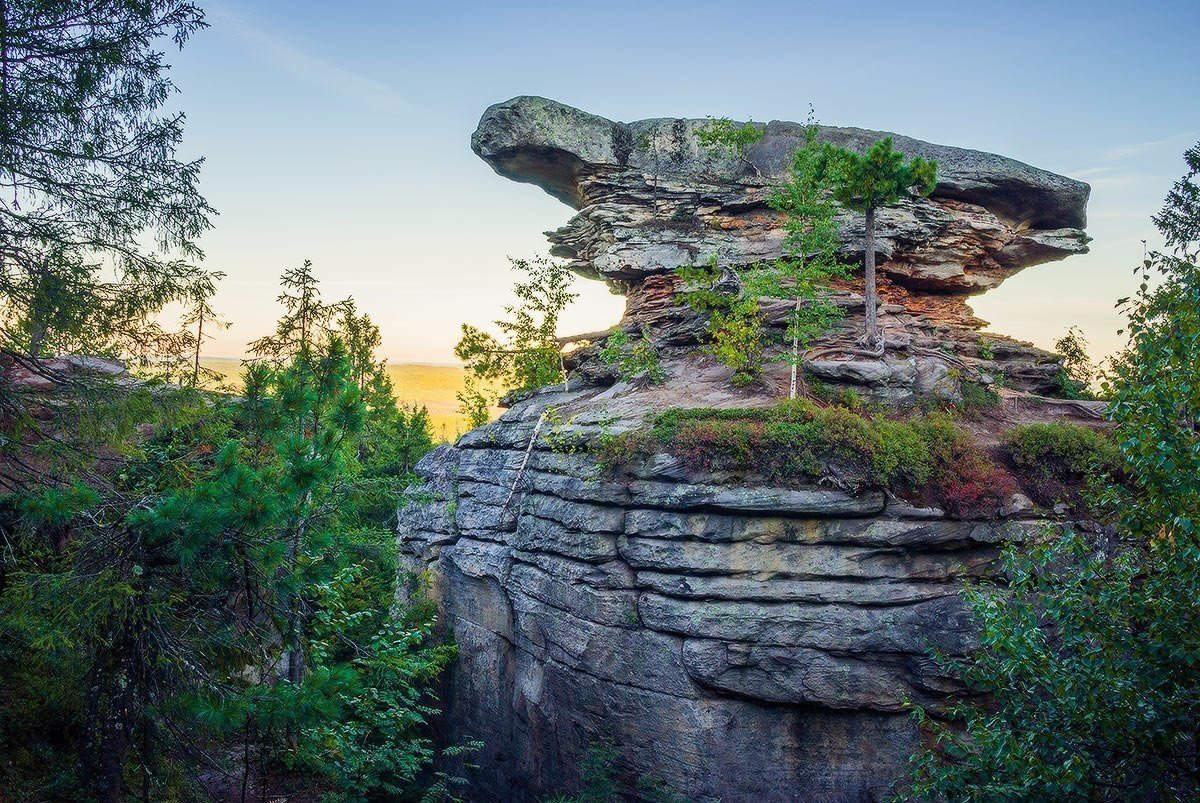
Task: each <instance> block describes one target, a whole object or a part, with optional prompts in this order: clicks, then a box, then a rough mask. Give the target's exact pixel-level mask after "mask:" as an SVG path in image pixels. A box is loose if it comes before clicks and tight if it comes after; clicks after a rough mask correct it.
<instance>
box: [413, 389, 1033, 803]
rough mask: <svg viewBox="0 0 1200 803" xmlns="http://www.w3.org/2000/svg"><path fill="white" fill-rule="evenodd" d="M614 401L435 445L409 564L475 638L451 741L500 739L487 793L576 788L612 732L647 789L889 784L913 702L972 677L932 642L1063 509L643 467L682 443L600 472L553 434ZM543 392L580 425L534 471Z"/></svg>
mask: <svg viewBox="0 0 1200 803" xmlns="http://www.w3.org/2000/svg"><path fill="white" fill-rule="evenodd" d="M633 393H634V395H636V392H633ZM607 394H608V391H600V390H597V389H595V388H589V389H585V390H582V391H576V392H573V393H562V392H551V393H542V394H538V395H537V396H536V397H535V398H533V399H529V400H527V401H525V402H522V403H521V404H519V405H517V406H515V407H514V408H512V409H511V410H510V411H509V412H508V413H506V414H505V416H503V417H502V418H501V419H500V420H498V421H496V422H494V423H492V424H490V425H488V426H486V427H483V428H482V429H479V430H475V431H474V432H472V433H470V435H469V436H467V437H464V438H463V439H462V440H461V441H460V442H459V444H458V445H457V446H449V445H446V446H442V447H439V448H438V449H437V450H436V451H434V452H433V453H431V454H430V455H429V456H428V457H426V458H425V459H424V460H423V461H422V462H421V464H420V465H419V466H418V472H419V473H420V474H421V475H422V477H423V478H424V479H425V485H424V486H423V488H422V489H421V491H420V493H421V494H422V496H424V497H425V498H426V501H424V502H423V503H422V504H417V505H412V506H409V507H408V508H406V509H405V510H404V511H403V513H402V520H401V525H400V544H401V549H402V552H403V554H404V556H405V559H406V561H407V564H408V568H409V569H410V570H412V571H414V572H420V573H427V574H428V576H429V577H430V578H431V579H432V590H433V593H434V594H435V596H436V598H437V599H438V600H439V602H440V604H441V606H442V609H443V611H444V616H445V624H446V626H447V628H448V630H450V631H451V632H453V634H454V638H455V640H456V641H457V642H458V644H459V649H460V654H461V657H460V659H459V661H458V662H457V664H456V665H455V667H454V668H453V670H452V671H451V676H450V679H449V681H448V688H447V690H446V702H447V705H448V710H447V731H448V732H447V737H448V738H449V739H451V740H452V741H465V740H468V739H472V738H477V739H482V740H483V742H484V744H485V747H484V749H483V751H482V753H481V754H480V755H478V756H476V760H477V763H479V764H480V766H481V767H482V769H481V770H480V775H479V776H478V780H479V786H478V790H479V791H477V793H476V794H477V797H476V799H479V800H506V801H507V800H514V801H518V800H519V801H525V800H537V799H540V798H542V797H545V796H547V795H549V794H550V793H552V792H555V791H560V790H562V789H564V788H567V789H569V788H572V787H573V786H574V785H575V784H576V783H577V782H578V773H579V767H580V762H581V760H582V758H583V756H584V754H585V752H586V750H587V749H588V747H589V746H591V745H595V744H599V743H601V742H604V741H611V742H613V743H614V744H615V745H616V746H617V748H618V753H619V759H618V763H617V771H618V776H619V778H620V780H621V781H622V782H623V784H624V785H625V788H626V789H627V790H633V789H634V788H635V786H636V781H637V779H638V778H639V777H642V776H653V777H654V778H655V779H657V780H659V781H661V782H663V783H665V784H666V785H667V786H668V787H669V788H671V789H673V790H675V791H676V792H678V793H680V794H682V795H684V796H685V797H686V799H688V800H697V801H715V800H722V801H741V800H751V799H758V800H766V801H783V800H814V801H829V800H847V801H849V800H872V799H882V798H883V797H885V796H886V793H887V791H888V790H889V788H890V787H891V785H892V783H893V782H894V781H895V780H896V779H897V778H898V777H900V773H901V769H902V764H903V760H904V757H905V756H907V755H908V754H909V753H910V752H911V750H912V748H913V746H914V745H915V743H916V738H917V736H916V733H915V730H914V728H913V726H912V722H911V720H910V719H909V718H908V717H907V716H906V715H905V713H904V710H905V701H909V700H916V701H920V702H922V703H925V704H927V705H930V706H932V707H934V708H935V709H936V708H937V707H938V706H939V705H941V704H942V702H943V701H944V700H945V699H946V697H947V695H951V694H953V693H954V692H955V691H956V690H957V689H956V686H955V684H954V683H953V682H952V681H950V680H949V679H948V678H946V677H945V676H944V675H943V674H942V672H941V671H940V670H939V669H938V667H937V665H936V664H935V663H934V662H933V660H932V659H931V658H930V657H929V652H930V650H931V649H938V650H941V651H944V652H947V653H951V654H954V653H960V652H962V651H963V650H965V649H967V648H968V647H969V646H970V645H971V644H972V642H973V639H974V634H973V631H972V627H971V623H970V621H969V620H968V617H967V615H966V611H965V609H964V606H963V603H962V600H961V598H960V597H959V593H958V592H959V584H960V583H961V582H962V581H963V580H965V579H968V578H972V577H978V576H981V575H984V574H986V573H988V572H991V571H994V569H995V561H996V558H997V555H998V553H999V550H1000V548H1001V545H1002V544H1004V543H1007V542H1011V541H1019V540H1021V539H1024V538H1027V537H1029V536H1030V535H1032V534H1033V533H1035V532H1036V531H1037V530H1038V529H1040V528H1041V527H1043V526H1044V522H1043V521H1041V520H1039V519H1038V518H1037V517H1036V516H1035V515H1034V513H1033V511H1031V510H1029V509H1027V508H1023V509H1021V510H1020V511H1018V512H1017V513H1016V514H1015V515H1014V516H1013V517H1012V518H1010V519H1000V518H996V519H990V520H980V521H957V520H952V519H950V518H947V517H946V516H944V515H942V514H941V512H940V511H937V510H927V509H913V508H910V507H907V506H905V505H904V504H902V503H900V502H898V501H896V500H888V499H886V498H885V496H884V494H882V493H881V492H878V491H867V492H863V493H861V494H857V495H855V494H847V493H845V492H842V491H837V490H834V489H830V488H822V487H814V488H809V489H804V488H762V487H736V486H719V485H714V484H710V483H705V482H701V481H699V480H697V481H691V482H688V481H683V480H680V481H676V482H670V481H667V480H664V479H657V480H648V479H641V478H639V476H638V474H643V475H644V474H654V475H655V476H658V477H660V478H661V477H662V476H664V473H666V474H669V473H671V471H672V469H671V468H670V467H669V465H668V464H669V462H670V461H669V460H668V459H664V460H662V461H660V463H659V465H658V466H657V467H652V468H651V469H649V470H643V471H640V472H634V473H632V474H626V475H621V476H613V475H611V474H609V473H602V472H601V471H600V470H599V469H598V467H597V466H596V465H595V464H594V463H592V461H591V459H590V458H589V457H588V455H587V454H586V453H585V452H582V451H573V452H571V453H567V454H564V453H562V452H560V451H555V450H554V449H555V448H558V449H562V448H563V447H562V443H563V438H564V436H565V433H566V432H567V431H568V430H569V431H570V434H571V435H572V436H574V438H575V439H574V440H573V441H572V442H573V443H580V444H582V443H585V442H586V441H587V439H588V438H589V437H592V436H595V435H597V434H599V433H601V432H602V431H611V430H613V429H620V428H623V427H624V426H626V425H628V424H629V423H631V422H630V421H629V420H628V419H615V420H614V419H608V420H607V421H606V423H605V424H604V425H595V424H579V423H578V422H580V421H587V420H589V419H592V418H594V417H595V416H596V414H597V413H598V412H599V411H604V412H606V413H607V412H609V411H612V410H614V409H620V405H614V404H612V403H611V400H612V397H611V396H609V395H607ZM727 401H730V402H731V401H733V399H727ZM643 404H644V402H643ZM547 406H553V407H554V408H555V410H556V411H557V415H563V416H565V417H566V420H567V421H568V422H569V423H566V424H563V425H561V426H559V427H555V428H552V429H550V430H543V432H542V434H541V435H540V436H539V437H538V439H537V440H536V441H535V444H534V449H533V450H532V452H531V455H530V458H529V461H528V464H527V466H526V468H525V470H524V472H523V473H518V470H519V467H520V465H521V462H522V459H523V454H524V449H525V447H526V446H527V445H528V443H529V439H530V437H531V436H532V434H533V430H534V427H535V425H536V422H537V419H538V416H539V415H540V414H541V412H542V411H543V410H544V409H545V408H546V407H547ZM639 408H640V409H645V407H644V406H642V404H639V405H637V406H632V405H631V407H630V408H629V409H630V410H633V409H639ZM572 448H576V447H572ZM513 488H516V492H515V493H513V494H512V498H511V500H510V501H509V502H508V504H507V506H506V504H505V501H506V499H508V498H509V494H510V492H511V491H512V489H513Z"/></svg>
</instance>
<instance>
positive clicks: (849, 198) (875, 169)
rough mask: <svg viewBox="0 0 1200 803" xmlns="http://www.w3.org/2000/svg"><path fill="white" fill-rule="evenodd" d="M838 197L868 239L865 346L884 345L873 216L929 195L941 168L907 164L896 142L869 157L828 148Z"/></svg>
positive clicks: (918, 161)
mask: <svg viewBox="0 0 1200 803" xmlns="http://www.w3.org/2000/svg"><path fill="white" fill-rule="evenodd" d="M828 149H829V150H828V154H827V156H826V158H827V159H828V161H829V163H830V165H831V167H832V171H831V176H832V178H833V192H834V197H835V198H836V199H837V200H838V202H839V203H841V204H842V205H844V206H846V207H848V208H850V209H853V210H855V211H857V212H862V213H863V215H864V218H865V227H866V237H865V240H864V244H863V273H864V285H865V292H864V294H863V295H864V301H865V303H866V331H865V333H864V343H865V344H866V345H867V346H870V347H872V348H878V347H879V346H880V336H879V317H878V314H879V313H878V309H877V308H878V306H879V290H878V287H877V286H876V281H875V213H876V211H877V210H878V209H879V208H880V207H884V206H889V205H891V204H894V203H896V201H898V200H900V199H901V198H903V197H905V196H907V195H911V194H915V195H929V194H930V193H931V192H933V190H934V187H935V186H936V185H937V163H936V162H932V161H928V160H925V159H922V158H921V157H919V156H917V157H913V158H912V159H910V160H908V161H905V158H904V154H902V153H900V152H898V151H896V150H895V149H894V148H893V147H892V138H891V137H887V138H885V139H881V140H879V141H877V142H875V143H874V144H873V145H871V147H869V148H867V150H866V152H865V153H861V154H860V153H856V152H854V151H851V150H847V149H845V148H837V147H834V146H828Z"/></svg>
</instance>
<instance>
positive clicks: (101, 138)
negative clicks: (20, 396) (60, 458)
mask: <svg viewBox="0 0 1200 803" xmlns="http://www.w3.org/2000/svg"><path fill="white" fill-rule="evenodd" d="M0 17H2V19H0V30H2V31H3V37H4V41H3V92H0V119H3V121H4V124H3V126H0V153H2V154H3V156H2V157H0V181H2V183H3V184H4V186H5V187H7V188H8V191H6V192H5V193H4V197H3V198H0V211H2V214H0V299H2V300H3V303H2V304H0V318H2V321H0V323H3V326H2V327H0V349H2V350H4V351H11V352H15V353H18V354H24V355H29V356H38V355H43V354H46V353H47V352H59V353H62V352H66V351H74V352H77V353H88V354H103V355H107V356H126V357H130V356H132V357H144V358H147V360H148V361H149V359H150V358H153V357H156V356H160V355H162V354H172V355H178V354H179V353H180V351H181V349H183V348H185V344H184V342H183V340H181V338H180V337H179V336H178V335H177V334H173V333H170V332H168V331H166V330H165V329H164V328H163V327H162V326H161V325H160V324H159V322H158V320H157V315H158V313H159V312H160V311H161V310H162V309H163V307H164V306H165V305H167V304H169V303H171V302H182V303H184V304H187V303H188V302H189V301H190V300H191V299H193V298H195V297H196V295H197V294H204V293H205V292H207V291H206V289H205V287H206V285H207V284H211V281H212V275H211V274H207V273H205V272H204V271H201V270H199V269H197V268H196V267H195V266H194V265H193V264H192V262H193V261H194V260H195V259H198V258H199V257H200V256H202V255H201V253H200V250H199V248H198V247H197V246H196V239H197V238H198V237H199V236H200V235H201V234H202V233H203V232H204V231H205V230H207V229H208V228H209V227H210V225H211V222H210V221H211V216H212V214H213V210H212V209H211V208H210V207H209V206H208V204H207V202H206V201H205V200H204V198H203V197H202V196H201V195H200V193H199V190H198V182H199V174H200V165H201V160H195V161H190V162H189V161H180V160H179V159H178V158H177V155H176V148H177V146H178V145H179V142H180V140H181V138H182V135H183V123H184V115H183V114H181V113H178V112H175V111H171V112H167V113H164V112H163V106H164V104H165V103H166V101H167V99H168V98H169V97H170V96H171V94H172V93H173V91H174V89H175V87H174V85H173V84H172V82H171V80H170V78H169V76H168V70H169V67H168V65H167V64H166V63H165V60H164V54H163V53H162V52H161V49H162V47H163V45H164V44H165V43H166V42H167V41H171V42H173V43H174V44H175V45H176V46H179V47H182V46H183V44H184V43H185V42H186V41H187V40H188V39H189V38H190V37H191V35H192V34H193V33H195V32H196V31H198V30H200V29H201V28H203V27H204V25H205V23H204V16H203V12H201V11H200V9H199V8H198V7H197V6H196V5H194V4H192V3H190V2H183V1H182V0H149V1H148V2H115V3H82V2H67V1H63V2H46V0H8V2H5V3H4V4H3V5H2V6H0Z"/></svg>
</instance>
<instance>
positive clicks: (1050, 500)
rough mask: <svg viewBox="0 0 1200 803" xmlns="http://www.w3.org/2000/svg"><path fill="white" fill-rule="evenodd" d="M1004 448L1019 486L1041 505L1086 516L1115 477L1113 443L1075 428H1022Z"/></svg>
mask: <svg viewBox="0 0 1200 803" xmlns="http://www.w3.org/2000/svg"><path fill="white" fill-rule="evenodd" d="M1004 448H1005V451H1006V453H1007V455H1008V458H1009V460H1010V461H1012V464H1013V466H1014V467H1015V468H1016V471H1017V473H1018V475H1019V476H1020V477H1021V478H1022V480H1023V482H1022V485H1023V486H1024V487H1025V488H1026V489H1027V490H1028V491H1029V493H1030V495H1031V496H1032V497H1033V498H1034V500H1035V501H1037V502H1039V503H1041V504H1044V505H1053V504H1055V503H1058V502H1066V503H1070V504H1071V505H1072V506H1073V507H1074V508H1075V509H1077V510H1079V511H1082V512H1086V511H1088V510H1090V509H1092V508H1093V506H1094V505H1093V503H1094V502H1096V501H1097V500H1098V497H1099V495H1100V494H1099V493H1098V490H1099V489H1100V488H1101V487H1102V485H1103V483H1104V482H1106V481H1107V482H1113V481H1115V480H1116V479H1117V475H1118V473H1119V471H1120V465H1121V453H1120V451H1119V450H1118V449H1117V446H1116V444H1115V443H1113V441H1112V439H1111V438H1109V437H1108V436H1107V435H1105V434H1104V433H1101V432H1096V431H1095V430H1092V429H1088V428H1087V427H1084V426H1080V425H1078V424H1059V423H1037V424H1023V425H1021V426H1018V427H1015V428H1013V429H1012V430H1011V431H1010V432H1009V433H1007V434H1006V435H1005V437H1004ZM1081 492H1082V493H1081Z"/></svg>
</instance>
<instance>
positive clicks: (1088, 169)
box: [1067, 167, 1112, 178]
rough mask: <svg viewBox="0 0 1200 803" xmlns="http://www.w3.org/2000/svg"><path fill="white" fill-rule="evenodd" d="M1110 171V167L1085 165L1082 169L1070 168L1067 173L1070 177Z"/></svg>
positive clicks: (1084, 176)
mask: <svg viewBox="0 0 1200 803" xmlns="http://www.w3.org/2000/svg"><path fill="white" fill-rule="evenodd" d="M1111 172H1112V168H1111V167H1085V168H1084V169H1083V170H1072V171H1070V172H1069V173H1067V175H1068V176H1070V177H1071V178H1087V177H1088V176H1097V175H1099V174H1101V173H1111Z"/></svg>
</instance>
